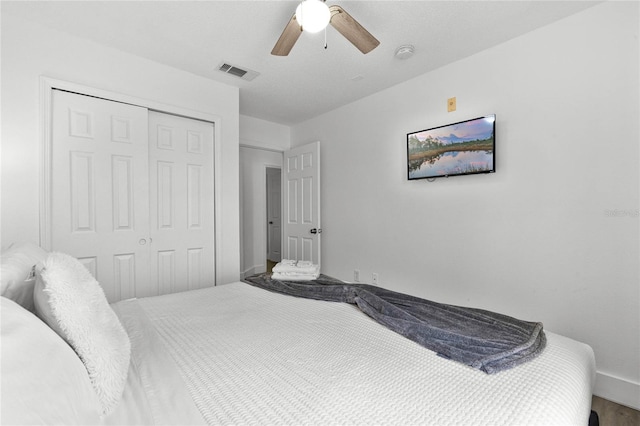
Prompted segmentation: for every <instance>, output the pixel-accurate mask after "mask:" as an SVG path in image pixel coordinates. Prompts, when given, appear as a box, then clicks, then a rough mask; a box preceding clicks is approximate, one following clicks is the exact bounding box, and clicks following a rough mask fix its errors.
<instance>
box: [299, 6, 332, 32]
mask: <svg viewBox="0 0 640 426" xmlns="http://www.w3.org/2000/svg"><path fill="white" fill-rule="evenodd" d="M296 20H297V21H298V23H299V24H300V26H301V27H302V29H303V30H304V31H307V32H309V33H317V32H320V31H322V30H324V29H325V28H326V27H327V25H329V21H330V20H331V12H330V11H329V7H328V6H327V5H326V4H325V3H324V2H323V1H320V0H303V1H302V2H300V4H299V5H298V7H297V8H296Z"/></svg>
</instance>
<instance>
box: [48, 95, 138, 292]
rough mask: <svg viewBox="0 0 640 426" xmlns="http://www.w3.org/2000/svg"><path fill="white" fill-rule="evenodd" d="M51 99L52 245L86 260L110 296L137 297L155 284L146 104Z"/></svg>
mask: <svg viewBox="0 0 640 426" xmlns="http://www.w3.org/2000/svg"><path fill="white" fill-rule="evenodd" d="M52 98H53V109H52V134H51V136H52V147H51V161H52V168H51V169H52V176H51V187H50V188H49V196H50V197H51V223H52V226H51V228H52V235H51V237H52V241H51V246H52V249H53V250H56V251H61V252H65V253H68V254H70V255H72V256H75V257H77V258H79V259H80V261H81V262H82V263H83V264H84V265H85V266H86V267H87V268H88V269H89V270H90V271H91V273H92V274H93V275H94V276H95V277H96V279H97V280H98V281H99V282H100V284H101V285H102V287H103V289H104V291H105V294H106V296H107V298H108V299H109V301H116V300H120V299H126V298H130V297H134V296H137V295H139V292H141V291H142V292H144V290H145V287H147V286H148V285H149V282H148V249H147V246H146V242H147V238H148V235H149V197H148V186H149V172H148V155H147V151H148V134H147V132H148V122H147V110H146V109H145V108H141V107H137V106H133V105H127V104H123V103H119V102H111V101H107V100H104V99H98V98H93V97H89V96H83V95H78V94H74V93H68V92H63V91H58V90H54V91H53V93H52Z"/></svg>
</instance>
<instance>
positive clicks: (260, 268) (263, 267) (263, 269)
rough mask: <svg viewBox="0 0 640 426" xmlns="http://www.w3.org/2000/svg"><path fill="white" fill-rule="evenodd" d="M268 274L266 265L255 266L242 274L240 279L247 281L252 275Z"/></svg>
mask: <svg viewBox="0 0 640 426" xmlns="http://www.w3.org/2000/svg"><path fill="white" fill-rule="evenodd" d="M265 272H267V267H266V265H254V266H252V267H250V268H247V269H245V270H244V271H242V272H241V273H240V279H242V280H243V279H245V278H246V277H250V276H251V275H255V274H262V273H265Z"/></svg>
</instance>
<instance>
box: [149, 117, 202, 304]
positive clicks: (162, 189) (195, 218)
mask: <svg viewBox="0 0 640 426" xmlns="http://www.w3.org/2000/svg"><path fill="white" fill-rule="evenodd" d="M213 153H214V127H213V123H209V122H204V121H199V120H194V119H190V118H185V117H179V116H175V115H170V114H165V113H161V112H156V111H149V159H150V163H149V168H150V175H149V176H150V181H151V184H150V194H149V195H150V205H151V216H150V228H151V234H150V235H151V240H152V243H151V244H150V246H149V247H150V250H151V252H150V265H151V279H152V280H153V281H155V282H156V283H157V285H158V293H159V294H165V293H173V292H176V291H183V290H189V289H195V288H202V287H209V286H212V285H214V283H215V261H214V259H215V256H214V254H215V253H214V170H213V166H214V158H213Z"/></svg>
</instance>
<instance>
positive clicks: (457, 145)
mask: <svg viewBox="0 0 640 426" xmlns="http://www.w3.org/2000/svg"><path fill="white" fill-rule="evenodd" d="M495 121H496V116H495V115H488V116H485V117H479V118H474V119H471V120H466V121H461V122H459V123H454V124H448V125H446V126H440V127H434V128H431V129H427V130H420V131H418V132H413V133H408V134H407V167H408V173H409V174H408V177H409V180H413V179H428V178H436V177H449V176H457V175H469V174H478V173H493V172H495V157H494V151H495Z"/></svg>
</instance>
